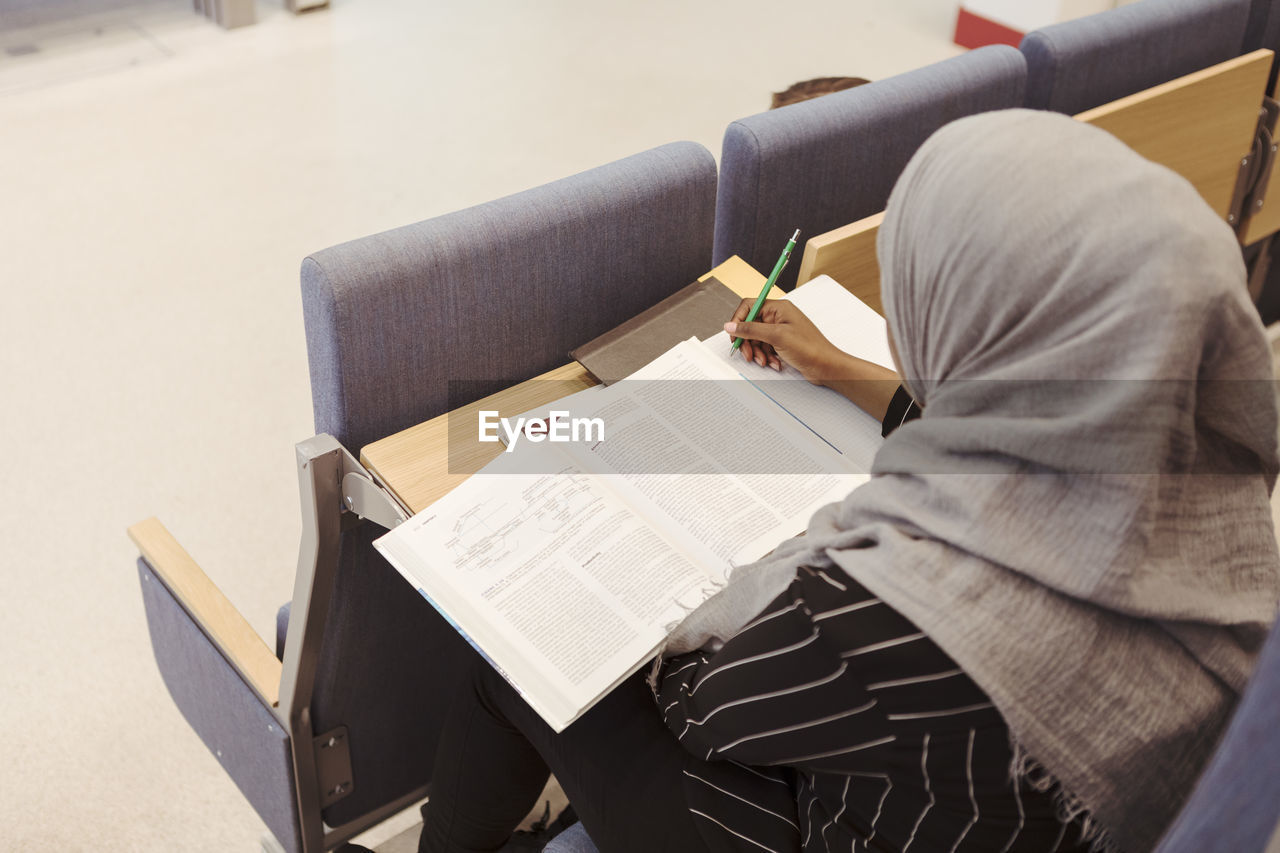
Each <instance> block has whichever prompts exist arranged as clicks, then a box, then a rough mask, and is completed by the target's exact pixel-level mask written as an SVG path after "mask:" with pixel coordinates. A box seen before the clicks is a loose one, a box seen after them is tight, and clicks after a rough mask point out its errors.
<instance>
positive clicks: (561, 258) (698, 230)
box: [302, 142, 716, 452]
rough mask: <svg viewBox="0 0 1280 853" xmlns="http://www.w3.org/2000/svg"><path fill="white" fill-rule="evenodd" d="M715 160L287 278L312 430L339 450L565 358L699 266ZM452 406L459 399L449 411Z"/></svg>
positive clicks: (674, 159)
mask: <svg viewBox="0 0 1280 853" xmlns="http://www.w3.org/2000/svg"><path fill="white" fill-rule="evenodd" d="M715 182H716V172H715V161H714V159H713V158H712V156H711V154H710V153H709V152H708V151H707V150H706V149H704V148H702V147H701V146H699V145H697V144H695V143H692V142H680V143H672V144H670V145H665V146H662V147H661V148H656V149H653V150H652V151H648V152H645V153H643V154H637V155H635V156H633V157H628V158H626V159H624V160H619V161H617V162H616V163H611V164H609V165H607V166H602V167H600V168H597V169H592V170H590V171H588V172H584V173H582V174H580V175H575V176H573V177H571V178H566V179H564V180H561V181H557V182H555V183H552V184H548V185H546V186H543V187H539V188H537V189H533V190H529V191H527V192H523V193H519V194H517V195H514V196H510V197H508V198H504V199H500V200H498V201H493V202H489V203H487V204H482V205H479V206H478V207H473V208H471V209H469V210H464V211H461V212H459V213H454V214H450V215H447V216H441V217H438V218H436V219H432V220H429V221H427V222H420V223H418V224H416V225H410V226H407V227H404V228H398V229H396V230H394V231H388V232H386V233H384V234H377V235H374V236H372V237H366V238H364V239H362V240H356V241H354V242H350V243H344V244H342V245H340V246H335V247H334V248H331V249H326V250H324V251H323V252H317V253H315V254H314V255H312V256H311V257H309V258H307V259H306V260H305V261H304V262H303V265H302V291H303V311H304V317H305V320H306V326H307V348H308V354H309V357H310V366H311V389H312V399H313V404H314V409H315V419H316V431H317V432H327V433H330V434H332V435H334V436H335V437H336V438H337V439H338V440H339V441H341V442H342V443H343V445H345V446H346V447H347V448H349V449H350V450H352V451H353V452H355V451H357V450H358V449H359V448H360V447H362V446H364V445H365V444H367V443H368V442H370V441H373V440H375V439H377V438H381V437H382V436H384V435H388V434H390V433H392V432H395V431H397V430H400V429H403V428H405V427H407V426H410V425H412V424H414V423H417V422H419V421H421V420H423V419H425V418H427V417H429V416H431V415H434V414H437V413H439V412H442V411H446V410H447V409H448V408H449V405H448V404H449V402H450V401H449V397H448V388H447V385H448V382H449V381H450V380H471V381H475V382H476V383H477V384H476V385H475V386H474V388H475V391H476V393H475V396H476V397H479V396H483V395H482V394H481V393H480V392H481V391H493V390H496V389H499V388H502V387H505V386H506V385H509V384H511V383H512V382H513V381H516V380H520V379H527V378H528V377H530V376H534V375H536V374H538V373H541V372H544V371H546V370H549V369H551V368H553V367H556V366H558V365H560V364H563V363H564V362H566V361H567V360H568V353H569V350H570V349H572V348H573V347H576V346H578V345H579V344H582V343H586V342H587V341H589V340H590V339H591V338H593V337H595V336H596V335H599V334H601V333H602V332H605V331H607V330H608V329H610V328H611V327H613V326H615V325H617V324H618V323H621V322H622V321H623V320H626V319H628V318H630V317H631V316H633V315H635V314H636V313H638V312H639V311H641V310H642V309H644V308H647V307H648V306H650V305H652V304H653V303H654V302H656V301H658V300H660V299H661V298H662V297H664V296H667V295H669V294H671V293H672V292H674V291H675V290H677V289H679V288H680V287H683V286H684V285H686V284H688V283H689V282H691V281H693V279H694V278H696V277H697V276H698V275H701V274H702V273H704V272H706V271H707V269H708V268H709V267H710V260H711V252H710V237H709V235H710V234H711V229H712V221H713V217H714V216H715V209H714V204H715V202H714V193H715ZM453 402H454V403H455V404H460V403H462V402H464V401H462V400H455V401H453Z"/></svg>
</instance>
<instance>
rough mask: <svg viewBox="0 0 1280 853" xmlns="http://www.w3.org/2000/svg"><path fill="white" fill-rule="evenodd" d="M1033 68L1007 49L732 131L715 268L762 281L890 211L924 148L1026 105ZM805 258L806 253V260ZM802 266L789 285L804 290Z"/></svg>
mask: <svg viewBox="0 0 1280 853" xmlns="http://www.w3.org/2000/svg"><path fill="white" fill-rule="evenodd" d="M1025 76H1026V71H1025V64H1024V62H1023V59H1022V57H1021V55H1019V53H1018V51H1017V50H1015V49H1014V48H1012V47H1008V46H1005V45H1000V46H993V47H984V48H980V49H978V50H975V51H972V52H971V53H968V54H965V55H963V56H959V57H956V58H955V59H949V60H946V61H945V62H939V63H937V64H935V65H930V66H928V67H925V68H921V69H918V70H916V71H910V72H908V73H906V74H900V75H898V76H896V77H890V78H888V79H886V80H879V81H876V82H874V83H870V84H867V85H865V86H859V87H858V88H856V89H849V90H846V91H843V92H836V93H834V94H831V95H825V96H823V97H821V98H815V99H813V100H810V101H803V102H801V103H798V104H793V105H791V106H788V107H782V108H781V109H777V110H770V111H769V112H765V113H760V114H759V115H754V116H751V117H749V118H744V119H741V120H739V121H735V122H733V123H732V124H731V125H729V127H728V129H727V130H726V131H725V135H724V145H723V149H722V151H721V156H720V189H719V192H718V194H717V198H716V239H715V258H714V260H715V262H716V263H720V262H721V261H723V260H724V259H726V258H728V257H729V256H731V255H740V256H741V257H742V258H743V259H744V260H746V261H747V262H748V263H750V264H751V265H752V266H754V267H755V268H756V269H758V270H761V271H762V272H765V273H768V272H769V270H771V269H772V268H773V264H774V262H775V261H776V260H777V258H778V255H779V253H780V252H781V251H782V247H783V245H784V244H785V243H786V241H787V238H788V237H790V236H791V233H792V232H793V231H794V230H795V229H796V228H799V229H801V234H800V239H801V241H802V242H803V241H805V240H807V239H809V238H810V237H814V236H816V235H818V234H821V233H823V232H826V231H830V230H831V229H833V228H838V227H840V226H841V225H846V224H848V223H850V222H853V221H855V220H858V219H861V218H863V217H865V216H870V215H871V214H873V213H879V212H880V211H882V210H884V207H885V204H886V202H888V200H889V191H890V190H891V189H893V184H894V182H895V181H896V180H897V179H898V175H899V173H901V171H902V169H903V168H904V167H905V166H906V164H907V161H908V160H910V159H911V155H912V154H914V153H915V151H916V149H917V148H919V147H920V145H921V144H922V143H923V142H924V141H925V139H927V138H928V137H929V136H930V134H932V133H933V132H934V131H935V130H937V129H938V128H940V127H942V126H943V125H944V124H946V123H948V122H950V121H953V120H954V119H958V118H961V117H963V116H967V115H971V114H973V113H979V112H985V111H987V110H998V109H1006V108H1009V107H1017V106H1021V105H1022V99H1023V85H1024V82H1025ZM797 254H799V252H797ZM799 266H800V264H799V259H798V258H796V259H794V260H793V261H792V263H791V265H790V266H788V268H787V269H786V271H785V272H784V273H783V275H782V278H781V279H780V280H779V281H780V283H781V285H782V287H783V288H784V289H787V290H790V289H791V288H792V287H793V286H794V285H795V280H796V273H797V271H798V269H799Z"/></svg>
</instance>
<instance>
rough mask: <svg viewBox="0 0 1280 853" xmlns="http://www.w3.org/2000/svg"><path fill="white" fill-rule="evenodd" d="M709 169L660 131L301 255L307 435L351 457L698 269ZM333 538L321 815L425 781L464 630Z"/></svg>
mask: <svg viewBox="0 0 1280 853" xmlns="http://www.w3.org/2000/svg"><path fill="white" fill-rule="evenodd" d="M715 186H716V171H715V161H714V159H713V158H712V156H711V154H710V152H708V151H707V150H706V149H705V148H702V147H701V146H699V145H696V144H694V143H673V144H671V145H666V146H663V147H661V148H657V149H654V150H652V151H648V152H645V153H643V154H638V155H636V156H634V157H629V158H627V159H625V160H621V161H618V162H616V163H612V164H609V165H607V166H602V167H600V168H597V169H593V170H591V171H588V172H584V173H582V174H580V175H575V176H573V177H570V178H566V179H564V180H561V181H557V182H555V183H552V184H548V185H546V186H543V187H539V188H537V189H533V190H529V191H527V192H523V193H519V194H517V195H514V196H510V197H508V198H504V199H499V200H498V201H494V202H490V203H487V204H482V205H479V206H477V207H473V208H471V209H469V210H464V211H461V212H458V213H453V214H449V215H447V216H441V217H438V218H436V219H432V220H429V221H426V222H421V223H418V224H416V225H410V226H407V227H404V228H398V229H396V230H393V231H388V232H386V233H383V234H377V235H374V236H371V237H366V238H364V239H361V240H355V241H353V242H350V243H344V244H342V245H340V246H335V247H334V248H331V249H326V250H324V251H322V252H317V253H315V254H314V255H312V256H311V257H309V258H307V259H306V260H305V261H304V262H303V266H302V293H303V310H304V315H305V320H306V329H307V348H308V354H309V357H310V366H311V388H312V401H313V405H314V409H315V424H316V431H317V432H327V433H330V434H332V435H334V436H336V437H337V438H338V439H339V441H341V442H342V443H343V444H344V445H345V446H346V447H347V448H349V449H350V450H351V451H352V452H353V453H358V452H359V449H360V448H361V447H362V446H363V445H365V444H367V443H369V442H371V441H373V440H376V439H378V438H381V437H382V436H385V435H388V434H390V433H392V432H395V431H397V430H400V429H404V428H405V427H408V426H411V425H413V424H415V423H418V422H419V421H422V420H425V419H427V418H430V417H432V416H434V415H437V414H440V413H441V412H444V411H446V410H447V409H448V408H450V406H451V405H458V404H460V403H461V402H463V401H462V400H460V399H452V400H451V399H450V393H449V383H450V382H451V381H452V380H469V383H468V386H467V388H468V391H469V393H470V394H471V396H472V398H473V399H474V398H475V397H479V396H482V395H483V394H484V393H487V392H489V391H493V390H497V389H499V388H502V387H504V386H507V385H510V384H511V383H513V382H515V381H518V380H523V379H527V378H529V377H532V376H535V375H537V374H539V373H542V372H544V371H546V370H549V369H551V368H553V367H556V366H559V365H561V364H564V363H566V362H567V361H569V356H568V352H569V350H570V349H571V348H573V347H575V346H577V345H579V344H582V343H585V342H586V341H588V340H590V339H591V338H592V337H594V336H596V335H598V334H600V333H602V332H604V331H607V330H608V329H609V328H611V327H612V326H614V325H617V324H618V323H621V322H622V321H624V320H626V319H628V318H629V317H631V316H633V315H634V314H636V313H638V312H639V311H641V310H642V309H644V308H646V307H648V306H650V305H652V304H653V303H655V302H657V301H658V300H660V299H662V298H663V297H665V296H667V295H669V294H670V293H672V292H674V291H675V290H678V289H679V288H681V287H683V286H684V285H686V284H688V283H689V282H691V281H693V280H694V279H695V278H697V277H698V276H699V275H701V274H702V273H704V272H706V271H707V269H708V268H709V267H710V262H711V235H712V220H713V216H714V210H715ZM378 533H379V531H378V530H376V529H374V528H373V527H372V525H370V524H367V523H366V524H363V525H361V526H360V527H357V528H356V529H354V530H351V531H349V532H347V533H346V534H344V536H343V542H342V558H341V565H340V569H339V573H338V579H337V588H336V590H335V593H334V597H333V602H334V603H333V607H332V610H331V613H330V615H329V625H328V630H327V631H326V634H325V639H324V644H323V649H322V652H321V658H320V668H319V672H318V675H317V684H316V692H315V697H314V701H313V703H312V710H313V714H314V721H315V723H314V727H315V730H316V731H317V732H323V731H325V730H326V729H328V728H331V727H333V726H337V725H346V726H348V727H349V729H350V744H351V760H352V769H353V773H354V777H355V789H354V791H353V793H351V794H350V795H349V796H348V797H347V798H345V799H343V800H341V801H339V802H338V803H336V804H334V805H333V806H331V807H330V808H329V809H327V810H326V811H325V819H326V820H327V821H328V822H329V823H330V824H331V825H336V824H338V823H342V822H344V821H347V820H351V819H354V818H356V817H359V816H360V815H363V814H365V813H367V812H369V811H370V810H372V809H374V808H376V807H378V806H380V805H382V804H384V803H387V802H389V801H391V800H393V799H395V798H396V797H399V796H401V795H403V794H407V793H409V792H411V791H412V790H413V789H414V788H416V787H417V786H419V785H422V784H423V783H424V782H425V781H426V780H427V778H428V777H429V775H430V768H431V762H432V759H433V757H434V751H435V735H436V732H437V731H438V729H439V719H440V715H441V713H442V712H443V710H444V706H445V705H446V704H447V697H448V696H449V695H450V693H451V691H452V687H453V683H452V681H453V679H454V678H455V677H456V673H457V671H458V668H457V663H458V662H459V661H460V660H461V655H462V648H463V645H462V640H461V639H460V638H459V637H458V635H457V633H456V632H455V631H454V630H453V629H452V628H450V627H449V626H448V625H447V624H445V623H444V621H443V620H442V619H440V618H439V617H438V616H437V615H436V614H435V612H434V611H433V610H432V609H431V607H430V606H429V605H427V604H426V602H425V601H423V600H422V599H420V598H419V597H418V596H416V595H413V594H412V592H411V590H410V589H409V587H408V586H407V585H406V584H405V583H404V581H403V580H402V579H401V578H400V576H399V575H398V574H396V572H395V570H393V569H392V568H391V567H390V566H389V565H388V564H387V563H386V561H385V560H383V559H382V558H381V557H379V556H378V555H377V554H376V553H375V552H374V551H373V549H372V547H371V544H370V543H371V542H372V540H373V538H374V537H375V536H376V535H378Z"/></svg>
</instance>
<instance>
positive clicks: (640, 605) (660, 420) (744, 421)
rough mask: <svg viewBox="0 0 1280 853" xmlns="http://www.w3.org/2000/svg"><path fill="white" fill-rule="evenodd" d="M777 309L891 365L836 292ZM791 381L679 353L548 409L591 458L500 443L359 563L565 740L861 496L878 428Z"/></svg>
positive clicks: (687, 346)
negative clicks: (588, 432)
mask: <svg viewBox="0 0 1280 853" xmlns="http://www.w3.org/2000/svg"><path fill="white" fill-rule="evenodd" d="M815 286H816V287H815ZM811 288H812V289H811ZM789 297H790V298H791V299H792V300H793V301H795V302H797V303H799V304H800V305H801V308H802V310H805V311H806V313H807V314H809V316H810V317H812V318H813V319H814V320H815V322H816V323H818V325H819V327H820V328H821V329H822V331H823V332H824V334H827V335H828V337H829V338H831V339H832V340H833V342H837V345H838V346H841V347H842V348H849V347H850V346H853V347H854V349H853V351H854V352H856V353H857V354H859V355H860V356H862V357H864V358H868V359H869V360H875V361H882V360H887V349H888V348H887V343H886V342H885V331H884V321H883V320H882V319H880V317H879V316H878V315H876V314H875V313H874V312H873V311H871V309H869V308H867V307H866V306H865V305H863V304H862V303H861V302H859V301H858V300H857V299H855V298H854V297H853V296H852V295H850V294H849V293H848V292H847V291H845V290H844V289H843V288H841V287H840V286H839V285H838V284H836V283H835V282H833V281H831V280H830V279H825V280H823V279H819V280H815V281H814V282H810V283H808V284H806V285H804V286H803V287H801V288H798V289H797V290H796V291H795V292H794V293H793V294H790V295H789ZM868 315H869V316H868ZM851 335H853V336H854V337H856V338H857V340H853V339H851ZM793 373H794V372H793ZM798 377H799V374H794V375H793V376H792V377H790V380H789V381H785V378H784V377H783V376H782V375H781V374H779V373H777V372H775V371H773V370H768V369H765V368H760V367H758V366H756V365H753V364H749V363H747V362H746V361H745V359H743V358H742V357H741V355H738V354H735V355H733V356H732V357H730V356H729V340H728V337H727V336H726V335H724V334H721V335H719V336H717V337H713V338H711V339H710V340H709V341H707V342H699V341H697V340H696V339H691V340H689V341H685V342H683V343H681V344H679V345H677V346H676V347H674V348H672V349H671V350H669V351H668V352H667V353H666V354H664V355H663V356H661V357H660V358H658V359H656V360H654V361H653V362H651V363H650V364H649V365H648V366H646V367H645V368H643V369H642V370H640V371H638V372H636V373H635V374H633V375H632V376H631V377H628V379H626V380H624V381H622V382H619V383H617V384H615V385H612V386H609V387H607V388H605V387H597V388H591V389H589V390H587V391H584V392H581V393H579V394H575V395H573V396H572V397H570V398H566V399H565V400H563V401H560V402H559V403H557V404H555V405H554V406H552V407H550V408H551V409H554V410H557V411H565V412H568V413H569V414H571V415H572V416H573V417H574V418H583V419H598V420H599V421H600V422H601V423H603V424H604V435H603V438H599V439H598V440H590V439H589V440H584V441H577V442H575V441H569V442H565V443H556V444H553V443H550V442H548V441H539V440H523V441H514V442H512V446H511V449H512V450H513V451H514V452H511V453H503V454H500V455H499V457H498V458H497V459H496V460H495V461H494V462H492V463H490V464H489V465H488V466H486V467H485V468H484V469H482V470H481V471H480V472H479V473H477V474H475V475H473V476H472V477H471V478H469V479H468V480H467V481H466V482H464V483H463V484H462V485H460V486H459V487H458V488H456V489H455V490H454V491H452V492H450V493H449V494H448V495H446V496H445V497H444V498H442V499H440V500H439V501H437V502H436V503H435V504H433V505H432V506H430V507H428V508H427V509H425V510H423V511H422V512H420V513H418V514H417V515H415V516H414V517H413V518H411V519H409V520H408V521H406V522H405V523H403V524H401V525H400V526H399V527H397V528H396V529H395V530H393V531H391V532H390V533H388V534H387V535H386V536H384V537H382V538H381V539H379V540H378V541H377V542H376V543H375V545H376V546H377V547H378V549H379V550H380V551H381V552H382V553H383V554H384V555H385V556H386V557H387V559H388V560H389V561H390V562H391V563H392V565H394V566H395V567H396V568H397V569H398V570H399V571H400V572H401V574H403V575H404V576H405V577H406V578H407V579H408V580H409V582H410V583H412V584H413V585H414V587H415V588H417V589H418V590H419V591H420V592H421V593H422V595H424V596H425V597H426V598H427V599H428V600H429V601H430V602H431V603H432V604H433V605H434V606H435V607H436V608H437V609H438V610H439V611H440V612H441V613H442V614H443V615H444V617H445V618H446V619H448V620H449V621H450V622H451V623H452V624H453V625H454V626H455V627H457V628H458V630H459V631H461V632H462V633H463V634H464V635H465V636H466V637H467V638H468V640H469V641H470V642H471V643H472V645H473V646H475V647H476V648H477V650H479V651H480V653H481V654H482V655H484V656H485V657H486V658H487V659H488V660H489V661H490V662H491V663H492V664H493V665H494V666H495V667H496V668H497V669H498V670H499V671H500V672H501V673H502V674H503V675H504V676H505V677H506V678H507V680H508V681H510V682H511V683H512V684H513V685H514V686H515V687H516V689H517V690H519V691H520V693H521V694H522V695H523V696H524V697H525V699H526V700H527V701H528V702H529V704H530V705H531V706H532V707H533V708H534V709H535V710H537V711H538V713H539V714H540V715H541V716H542V717H543V719H545V720H546V721H547V723H548V724H550V725H551V726H552V728H554V729H555V730H556V731H561V730H563V729H564V728H565V727H566V726H568V725H569V723H571V722H572V721H573V720H575V719H576V718H577V717H578V716H580V715H581V714H582V713H583V712H584V711H585V710H587V709H588V708H589V707H591V705H593V704H594V703H595V702H596V701H597V700H598V699H599V698H601V697H602V696H604V695H605V694H606V693H608V691H609V690H610V689H612V688H613V687H614V686H615V685H617V684H618V683H619V682H621V681H622V680H623V679H624V678H626V677H627V676H629V675H630V674H632V673H634V672H635V671H636V670H637V669H638V668H639V667H640V666H642V665H643V664H644V663H645V662H646V661H647V660H649V659H650V658H651V657H652V655H653V654H654V652H655V651H656V650H657V648H658V647H659V646H660V645H661V643H662V641H663V640H664V639H665V638H666V636H667V635H668V634H669V633H670V631H671V630H673V629H674V628H675V626H676V625H678V624H679V623H680V621H681V620H683V618H684V617H685V616H686V615H687V614H688V613H689V612H691V611H692V610H693V609H694V608H696V607H697V606H698V605H699V604H701V603H702V602H703V601H705V600H706V599H707V598H709V597H710V596H711V595H713V594H714V593H715V592H716V590H718V589H720V588H721V587H722V586H723V585H724V584H725V583H726V582H727V580H728V578H729V576H730V575H731V574H732V572H733V570H734V568H735V567H736V566H740V565H744V564H746V563H749V562H752V561H754V560H757V559H759V558H760V557H762V556H764V555H765V554H767V553H768V552H769V551H771V550H772V549H773V548H774V547H776V546H777V545H778V543H779V542H781V541H782V540H783V539H786V538H787V537H790V536H794V535H795V534H797V533H799V532H800V531H802V530H803V529H804V527H805V525H806V523H807V522H808V519H809V517H810V516H811V515H812V514H813V512H814V511H815V510H816V509H818V508H819V507H820V506H822V505H824V504H827V503H831V502H833V501H837V500H840V499H842V498H843V497H844V496H845V495H847V494H848V493H849V492H850V491H851V490H852V489H854V488H856V487H857V486H858V485H860V484H861V483H862V482H864V481H865V480H866V479H867V471H868V469H869V466H870V461H871V458H872V457H873V456H874V453H875V448H876V446H877V445H878V443H879V440H880V438H879V436H880V425H879V424H878V423H877V422H875V420H874V419H873V418H871V417H870V416H868V415H866V414H865V413H864V412H862V411H861V410H859V409H858V408H857V407H856V406H854V405H853V404H852V403H850V402H849V401H848V400H846V399H845V398H843V397H841V396H840V395H839V394H836V393H835V392H833V391H830V390H828V389H825V388H819V387H817V386H813V385H809V384H808V383H806V382H804V381H803V379H800V378H798ZM543 437H544V438H545V435H544V436H543Z"/></svg>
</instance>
